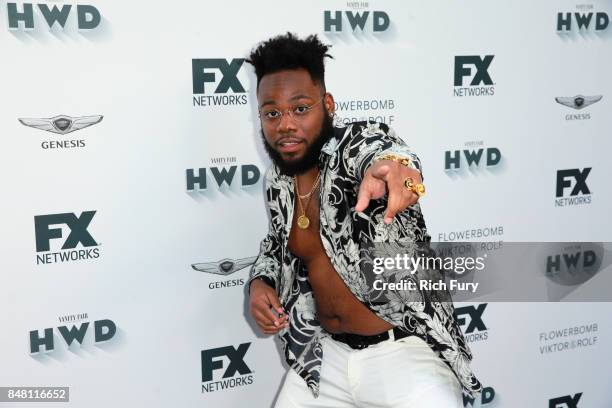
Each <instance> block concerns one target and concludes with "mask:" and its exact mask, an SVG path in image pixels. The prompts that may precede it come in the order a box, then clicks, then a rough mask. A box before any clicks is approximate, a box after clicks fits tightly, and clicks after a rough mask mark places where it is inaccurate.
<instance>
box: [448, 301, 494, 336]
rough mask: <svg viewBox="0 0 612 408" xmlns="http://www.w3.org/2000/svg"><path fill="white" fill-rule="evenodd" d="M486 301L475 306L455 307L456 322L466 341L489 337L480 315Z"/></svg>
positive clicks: (485, 306) (485, 305)
mask: <svg viewBox="0 0 612 408" xmlns="http://www.w3.org/2000/svg"><path fill="white" fill-rule="evenodd" d="M487 305H488V303H481V304H479V305H477V306H462V307H457V308H455V317H456V319H457V323H458V324H459V326H461V328H462V329H463V331H464V333H465V340H466V341H467V342H470V343H472V342H475V341H483V340H487V339H488V338H489V332H488V329H487V326H486V325H485V323H484V320H483V318H482V315H483V314H484V311H485V309H486V308H487Z"/></svg>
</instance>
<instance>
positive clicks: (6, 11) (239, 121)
mask: <svg viewBox="0 0 612 408" xmlns="http://www.w3.org/2000/svg"><path fill="white" fill-rule="evenodd" d="M0 15H1V16H0V50H1V53H2V63H1V64H0V73H1V75H0V95H1V96H0V98H1V100H2V109H1V113H0V129H1V130H0V133H1V134H2V144H1V147H0V180H1V184H0V185H1V191H2V193H1V197H2V200H1V201H2V211H1V212H0V225H2V234H1V235H2V238H1V245H0V279H1V280H0V341H1V343H0V386H3V387H34V386H47V387H69V402H65V403H63V404H65V405H67V406H74V407H88V408H93V407H106V406H117V407H145V406H146V407H168V406H180V407H270V406H271V405H272V403H273V401H274V399H275V397H276V395H277V392H278V386H279V384H280V382H281V381H282V379H283V376H284V373H285V370H286V367H285V366H284V365H283V362H282V359H281V357H280V355H279V346H278V342H277V341H276V339H274V338H271V337H266V336H262V335H260V334H259V333H258V332H257V330H256V327H255V325H254V323H253V322H252V321H251V320H250V318H249V314H248V307H247V300H246V297H245V294H246V292H245V286H244V284H245V283H246V281H247V279H248V274H249V269H250V265H251V264H252V263H253V261H254V260H255V257H256V256H257V254H258V249H259V242H260V240H261V239H262V238H263V236H264V234H265V233H266V231H267V217H266V212H265V207H264V201H263V194H262V192H263V186H262V177H263V174H264V172H265V170H266V168H267V166H268V165H269V161H268V158H267V156H266V153H265V151H264V150H263V147H262V144H261V135H260V126H259V120H258V118H257V114H256V112H257V103H256V95H255V88H256V82H255V77H254V74H253V72H252V69H251V67H250V66H249V65H248V64H246V63H245V62H244V58H245V57H246V56H247V55H248V53H249V51H250V50H251V48H252V47H253V46H255V45H256V44H257V43H258V42H259V41H262V40H265V39H267V38H269V37H270V36H273V35H277V34H282V33H286V32H287V31H291V32H295V33H297V34H299V35H300V36H304V35H307V34H314V33H316V34H318V35H319V36H320V38H321V39H322V41H323V42H325V43H328V44H332V45H333V47H332V48H331V50H330V53H331V54H332V55H333V57H334V59H333V60H332V59H328V60H327V65H326V67H327V71H326V74H327V75H326V76H327V78H326V79H327V87H328V90H329V91H330V92H332V94H333V95H334V96H335V98H336V102H337V105H336V112H337V113H338V115H339V117H340V118H342V120H343V121H345V122H347V123H348V122H350V121H354V120H363V119H371V120H374V121H379V122H384V123H387V124H389V125H390V126H391V127H393V128H394V129H395V130H396V132H397V133H398V134H399V135H400V136H401V137H402V138H403V139H404V140H405V141H406V142H407V143H408V144H409V145H410V146H411V147H412V148H413V150H414V151H415V152H416V153H417V154H418V155H419V156H420V158H421V160H422V162H423V172H424V175H425V181H426V185H427V187H428V195H427V196H425V197H423V198H422V199H421V205H422V208H423V211H424V215H425V219H426V222H427V224H428V229H429V233H430V235H431V236H432V240H433V241H440V242H456V241H486V242H490V243H491V245H501V244H503V243H504V242H555V243H563V242H565V243H574V244H558V245H557V246H554V245H553V246H552V247H551V248H553V249H551V256H555V258H554V259H553V261H554V262H552V263H550V265H549V267H550V268H553V269H555V268H559V267H560V264H561V263H568V262H570V263H571V262H574V263H576V262H583V259H587V258H586V257H583V258H580V255H581V254H582V255H584V252H585V251H583V249H584V248H583V247H582V246H581V244H580V242H586V241H588V242H607V241H612V217H610V204H611V203H612V188H611V187H610V176H611V175H612V161H611V160H610V152H611V151H612V137H611V136H612V135H611V133H610V131H611V129H612V111H611V109H612V76H611V75H610V73H611V72H612V23H611V22H610V18H611V17H612V2H611V1H609V0H599V1H587V2H583V1H579V2H577V1H574V0H558V1H552V0H548V1H537V2H533V1H528V0H519V1H505V2H504V1H495V2H492V1H484V0H469V1H463V2H458V1H431V2H424V1H405V0H397V1H383V0H369V1H339V0H329V1H263V2H255V1H242V0H240V1H238V0H236V1H232V2H222V1H205V2H204V1H194V0H184V1H177V2H160V3H155V2H145V1H128V2H125V1H115V0H113V1H100V0H88V1H87V2H85V1H83V2H81V1H80V0H78V1H76V2H72V1H64V0H57V1H44V0H41V1H38V2H27V1H21V0H16V1H6V0H1V1H0ZM555 251H557V252H555ZM581 251H582V252H581ZM585 262H586V261H585ZM569 266H570V265H569V264H567V267H568V268H569ZM588 284H589V282H585V283H584V285H588ZM456 306H457V316H458V318H459V319H460V322H461V326H462V329H463V330H464V331H465V334H466V336H467V338H468V340H469V345H470V347H471V349H472V351H473V353H474V356H475V357H474V361H473V366H474V370H475V371H476V374H477V375H478V377H479V379H480V380H481V382H482V383H483V385H484V391H483V393H482V394H481V395H480V396H479V397H478V398H475V399H472V398H467V397H466V398H464V403H465V407H486V408H493V407H495V408H497V407H499V408H509V407H542V408H547V407H568V408H569V407H580V408H606V407H612V388H610V378H611V376H612V368H611V364H612V306H611V304H610V303H603V302H600V303H596V302H591V303H586V302H556V303H553V302H550V303H546V302H542V303H520V302H505V303H502V302H462V303H458V304H457V305H456ZM44 404H45V403H41V402H19V403H17V402H0V406H7V407H8V406H20V407H27V406H32V407H38V406H44ZM55 404H56V405H54V406H61V404H62V403H59V402H58V403H55Z"/></svg>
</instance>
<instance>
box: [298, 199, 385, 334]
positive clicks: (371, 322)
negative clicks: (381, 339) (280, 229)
mask: <svg viewBox="0 0 612 408" xmlns="http://www.w3.org/2000/svg"><path fill="white" fill-rule="evenodd" d="M317 195H318V191H315V192H314V193H313V195H312V199H311V202H310V204H309V206H308V208H307V209H306V215H307V217H308V218H309V220H310V225H309V226H308V228H306V229H302V228H300V227H299V226H298V224H297V219H298V217H299V216H300V214H302V211H301V208H300V203H299V199H298V197H297V193H296V199H295V207H294V211H293V221H292V226H291V233H290V235H289V250H290V251H291V252H292V253H293V255H295V256H297V257H299V258H300V259H301V260H302V261H303V262H304V265H305V267H306V269H307V270H308V279H309V282H310V285H311V287H312V290H313V294H314V299H315V303H316V307H317V318H318V320H319V322H320V323H321V325H322V326H323V328H325V329H326V330H327V331H328V332H331V333H357V334H362V335H372V334H378V333H381V332H384V331H386V330H389V329H390V328H392V327H393V326H392V325H391V324H389V323H387V322H386V321H384V320H382V319H381V318H379V317H378V316H376V315H375V314H374V313H373V312H372V311H370V310H369V309H368V308H367V307H366V306H365V305H364V304H362V303H361V302H360V301H359V300H357V298H356V297H355V296H354V295H353V294H352V293H351V291H350V290H349V288H348V287H347V286H346V284H345V283H344V281H343V280H342V278H341V277H340V275H339V274H338V272H336V270H335V269H334V266H333V265H332V263H331V261H330V260H329V257H328V256H327V254H326V252H325V248H323V243H322V242H321V237H320V231H319V203H318V197H317ZM306 201H307V199H302V202H303V205H304V206H306Z"/></svg>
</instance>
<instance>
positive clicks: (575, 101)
mask: <svg viewBox="0 0 612 408" xmlns="http://www.w3.org/2000/svg"><path fill="white" fill-rule="evenodd" d="M601 98H603V95H593V96H584V95H576V96H567V97H557V98H555V101H557V103H560V104H561V105H565V106H568V107H570V108H573V109H578V110H580V109H583V108H586V107H587V106H589V105H592V104H594V103H595V102H599V101H601Z"/></svg>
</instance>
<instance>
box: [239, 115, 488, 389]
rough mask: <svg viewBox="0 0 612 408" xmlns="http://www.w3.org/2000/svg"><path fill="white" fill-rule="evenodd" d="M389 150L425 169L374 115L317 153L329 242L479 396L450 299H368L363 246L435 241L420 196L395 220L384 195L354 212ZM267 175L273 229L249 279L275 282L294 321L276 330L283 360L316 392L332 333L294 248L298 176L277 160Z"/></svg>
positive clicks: (339, 267) (378, 309) (384, 306)
mask: <svg viewBox="0 0 612 408" xmlns="http://www.w3.org/2000/svg"><path fill="white" fill-rule="evenodd" d="M389 153H392V154H395V155H398V156H402V157H408V158H410V159H411V161H412V166H413V167H414V168H416V169H418V170H419V171H422V169H421V163H420V161H419V159H418V157H417V156H416V155H415V154H414V153H412V152H411V150H410V149H409V148H408V146H407V145H406V143H405V142H404V141H403V140H402V139H400V138H399V137H398V136H396V134H395V132H394V131H393V130H392V129H390V128H389V127H388V126H387V125H385V124H382V123H374V122H355V123H351V124H349V125H342V124H340V125H338V124H336V125H335V134H334V137H332V138H331V139H330V140H329V141H328V142H327V143H326V144H325V145H324V147H323V149H322V151H321V155H320V159H319V166H320V170H321V188H320V190H319V200H320V206H319V208H320V211H319V212H320V237H321V241H322V243H323V247H324V248H325V252H326V253H327V256H328V257H329V259H330V261H331V263H332V265H333V266H334V268H335V270H336V271H337V272H338V274H339V275H340V277H341V278H342V280H343V281H344V282H345V283H346V285H347V286H348V288H349V289H350V291H351V292H352V293H353V295H354V296H355V297H356V298H357V299H358V300H359V301H360V302H362V303H363V304H364V305H365V306H366V307H368V308H369V309H370V310H371V311H372V312H374V313H375V314H376V315H377V316H378V317H380V318H381V319H383V320H385V321H387V322H389V323H391V324H393V325H394V326H397V327H400V328H402V329H403V330H405V331H407V332H408V333H410V334H413V335H416V336H418V337H419V338H421V339H423V340H424V341H425V342H426V343H427V344H428V345H429V346H430V347H431V349H432V350H433V351H434V352H435V353H436V354H437V355H438V356H439V357H440V358H441V359H442V361H444V362H445V363H446V364H447V365H448V366H449V367H450V368H451V370H452V371H453V372H454V374H455V375H456V376H457V378H458V379H459V382H460V383H461V385H462V387H463V390H464V391H465V392H466V393H468V394H470V395H472V396H474V395H475V394H476V393H478V392H480V391H481V390H482V386H481V384H480V382H479V381H478V379H476V377H475V375H474V374H473V372H472V370H471V368H470V361H471V360H472V353H471V350H470V348H469V346H468V345H467V343H466V341H465V338H464V336H463V333H462V332H461V329H460V328H459V326H458V324H457V322H456V320H455V317H454V307H453V305H452V303H451V302H440V301H437V299H438V298H437V297H435V296H430V295H429V293H428V292H422V293H420V294H419V296H420V298H418V299H416V301H415V299H414V298H412V299H406V298H402V297H401V296H397V298H396V299H394V298H389V299H388V301H387V302H384V303H381V302H372V301H371V300H370V297H369V293H370V292H371V288H370V287H368V285H367V284H366V283H365V282H366V279H365V278H364V276H363V272H362V270H361V268H360V262H361V261H362V256H361V255H360V248H361V247H363V246H364V244H373V243H396V242H400V243H406V242H429V241H430V240H431V238H430V236H429V235H428V234H427V229H426V226H425V221H424V219H423V215H422V213H421V208H420V205H419V204H418V203H416V204H414V205H412V206H410V207H408V208H407V209H406V210H404V211H403V212H401V213H399V214H397V215H396V216H395V219H394V220H393V222H392V223H391V224H385V223H384V221H383V220H384V214H385V212H386V207H387V201H386V197H384V198H382V199H379V200H371V201H370V204H369V206H368V208H367V209H366V210H364V211H363V213H357V212H356V211H355V205H356V203H357V193H358V191H359V185H360V183H361V180H362V179H363V177H364V175H365V172H366V170H367V168H368V167H369V165H370V164H371V163H372V162H373V161H374V160H376V158H377V157H379V156H382V155H384V154H389ZM421 175H422V173H421ZM265 179H266V186H265V187H266V201H267V208H268V210H269V212H270V214H269V215H270V225H269V231H268V234H267V236H266V237H265V238H264V239H263V241H262V242H261V246H260V253H259V256H258V258H257V260H256V261H255V263H254V264H253V267H252V269H251V276H250V279H249V281H248V283H247V285H249V284H250V282H251V281H252V280H253V279H255V278H263V279H264V280H265V281H266V282H268V283H269V284H270V285H272V286H273V287H274V288H275V289H276V292H277V294H278V296H279V299H280V302H281V305H282V306H283V308H284V309H285V311H287V313H289V315H290V318H289V327H287V328H286V329H283V330H281V331H280V332H279V334H278V336H279V337H280V339H281V341H282V343H283V349H284V353H285V359H286V361H287V363H288V364H289V365H290V366H291V368H292V369H294V370H295V371H296V372H297V373H298V374H299V375H300V376H301V377H302V378H303V379H304V380H305V381H306V383H307V385H308V387H309V388H310V389H311V391H312V392H313V394H314V396H315V397H316V396H318V393H319V379H320V373H321V362H322V357H323V353H324V352H325V350H323V348H322V343H321V340H322V339H323V338H324V337H327V336H330V333H328V332H327V331H325V329H323V328H322V327H321V325H320V323H319V321H318V320H317V312H316V308H315V302H314V297H313V293H312V288H311V286H310V284H309V281H308V271H307V270H306V267H305V265H304V264H303V262H302V261H301V259H299V258H298V257H295V256H294V255H293V254H291V252H290V251H289V249H288V240H289V232H290V228H291V224H292V220H293V209H294V203H295V194H294V185H293V178H292V177H288V176H286V175H283V174H281V173H280V172H279V169H278V168H277V167H276V166H274V165H273V166H271V167H270V168H269V169H268V171H267V172H266V177H265ZM449 299H450V297H449Z"/></svg>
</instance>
